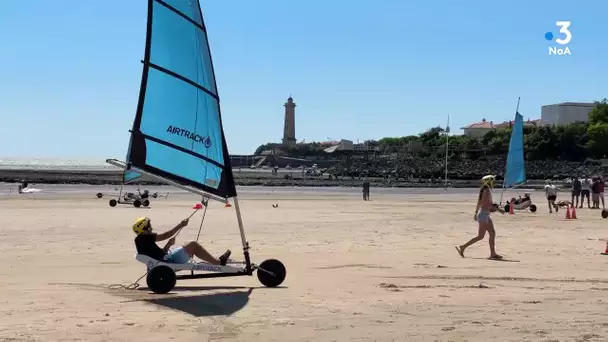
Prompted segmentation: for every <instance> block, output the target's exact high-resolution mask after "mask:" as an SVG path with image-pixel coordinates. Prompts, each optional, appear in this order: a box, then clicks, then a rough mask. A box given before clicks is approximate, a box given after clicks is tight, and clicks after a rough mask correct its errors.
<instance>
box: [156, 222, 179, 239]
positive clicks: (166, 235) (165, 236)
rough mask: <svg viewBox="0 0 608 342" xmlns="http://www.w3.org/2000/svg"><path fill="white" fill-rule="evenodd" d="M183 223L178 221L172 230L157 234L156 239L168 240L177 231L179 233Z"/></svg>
mask: <svg viewBox="0 0 608 342" xmlns="http://www.w3.org/2000/svg"><path fill="white" fill-rule="evenodd" d="M182 227H183V226H182V223H181V222H180V223H178V224H177V226H175V227H173V228H171V229H170V230H167V231H166V232H164V233H161V234H158V235H156V241H163V240H167V239H168V238H170V237H172V236H173V235H175V233H177V232H178V231H179V229H180V228H182Z"/></svg>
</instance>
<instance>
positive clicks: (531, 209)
mask: <svg viewBox="0 0 608 342" xmlns="http://www.w3.org/2000/svg"><path fill="white" fill-rule="evenodd" d="M530 212H532V213H535V212H536V204H530Z"/></svg>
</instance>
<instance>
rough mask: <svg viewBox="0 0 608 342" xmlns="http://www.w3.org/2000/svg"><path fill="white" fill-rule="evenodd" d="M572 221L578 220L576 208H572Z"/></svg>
mask: <svg viewBox="0 0 608 342" xmlns="http://www.w3.org/2000/svg"><path fill="white" fill-rule="evenodd" d="M572 219H573V220H576V207H575V206H572Z"/></svg>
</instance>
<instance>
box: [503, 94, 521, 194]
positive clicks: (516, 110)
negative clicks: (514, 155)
mask: <svg viewBox="0 0 608 342" xmlns="http://www.w3.org/2000/svg"><path fill="white" fill-rule="evenodd" d="M520 99H521V97H520V96H518V97H517V107H515V117H516V118H517V113H519V100H520ZM513 123H515V122H513ZM511 137H513V127H511ZM509 149H511V140H510V139H509ZM508 161H509V154H508V152H507V162H508ZM506 178H507V165H506V164H505V172H504V174H503V177H502V191H501V193H500V204H499V205H502V196H503V195H504V193H505V189H506V185H507V182H506V181H507V179H506Z"/></svg>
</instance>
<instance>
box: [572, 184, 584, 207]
mask: <svg viewBox="0 0 608 342" xmlns="http://www.w3.org/2000/svg"><path fill="white" fill-rule="evenodd" d="M581 189H582V188H581V180H580V179H578V177H572V200H571V201H570V203H571V204H572V205H573V206H575V207H577V208H578V200H579V197H580V196H581ZM575 199H576V202H575ZM582 203H583V202H582V200H581V205H582Z"/></svg>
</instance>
